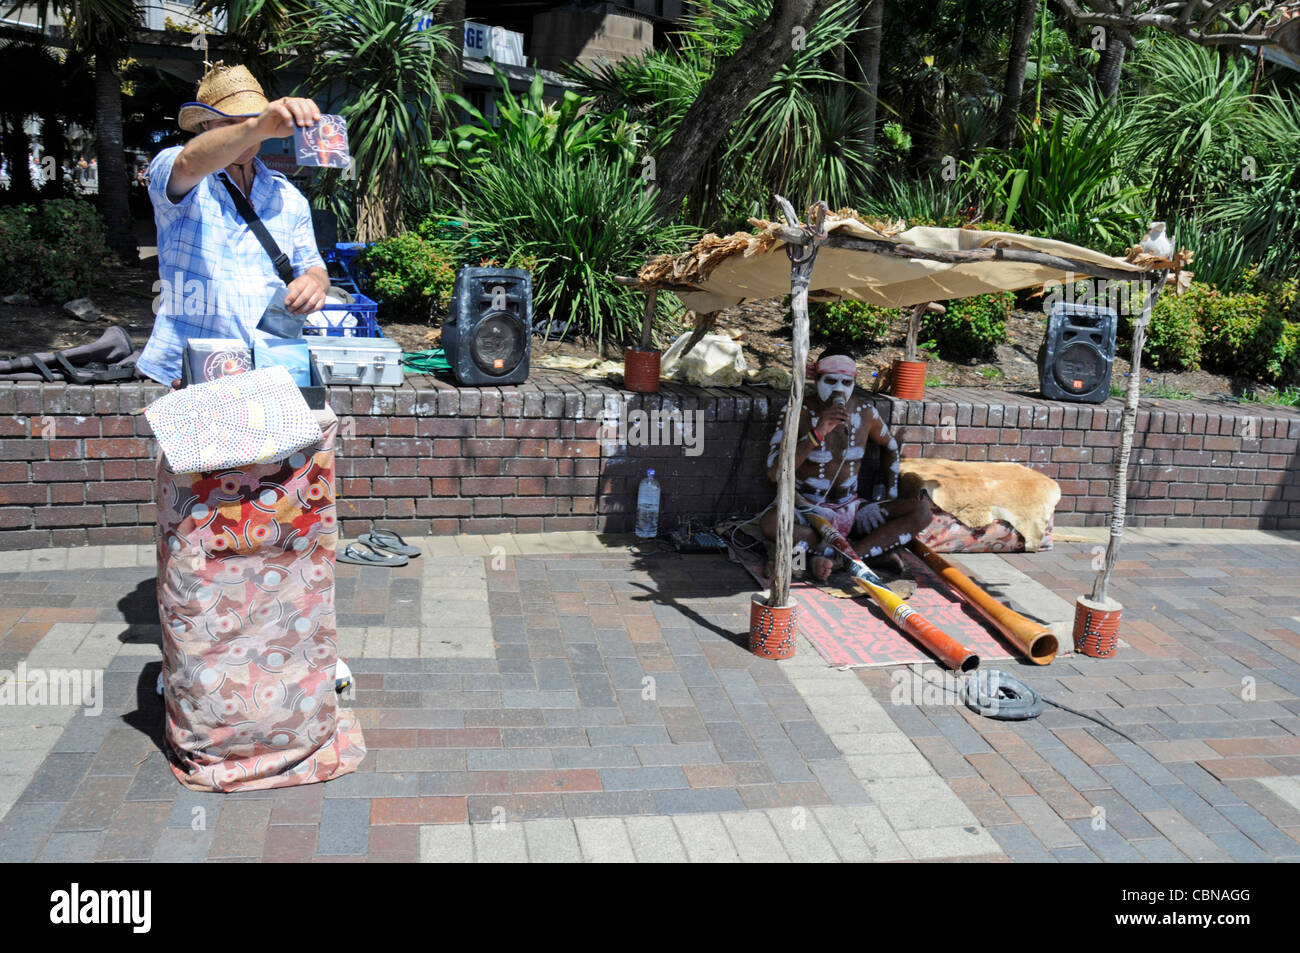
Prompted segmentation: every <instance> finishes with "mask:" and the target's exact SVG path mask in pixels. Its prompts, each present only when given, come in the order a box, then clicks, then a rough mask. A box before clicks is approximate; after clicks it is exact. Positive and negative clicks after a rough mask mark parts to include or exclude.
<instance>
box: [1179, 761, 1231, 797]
mask: <svg viewBox="0 0 1300 953" xmlns="http://www.w3.org/2000/svg"><path fill="white" fill-rule="evenodd" d="M1169 770H1170V771H1172V772H1173V773H1174V774H1175V775H1176V776H1177V777H1178V778H1179V779H1180V780H1181V781H1182V782H1183V783H1184V784H1186V785H1187V786H1188V787H1189V788H1191V789H1192V790H1193V791H1195V792H1196V793H1197V794H1199V795H1200V796H1201V798H1202V799H1203V800H1205V801H1206V802H1208V803H1209V804H1211V805H1213V806H1215V807H1219V806H1222V805H1225V804H1243V803H1245V802H1244V801H1242V799H1241V798H1240V797H1238V796H1237V795H1236V794H1235V793H1234V792H1233V791H1232V789H1231V788H1229V787H1228V786H1227V785H1226V784H1224V783H1223V782H1222V781H1220V780H1219V779H1218V778H1216V777H1215V776H1214V775H1212V774H1210V772H1208V771H1206V770H1205V769H1204V768H1202V767H1201V766H1200V765H1199V764H1196V763H1195V762H1194V761H1183V762H1175V763H1173V764H1170V765H1169Z"/></svg>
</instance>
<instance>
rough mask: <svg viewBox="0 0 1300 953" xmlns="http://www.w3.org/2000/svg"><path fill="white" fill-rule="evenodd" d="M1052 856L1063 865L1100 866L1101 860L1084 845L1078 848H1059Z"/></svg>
mask: <svg viewBox="0 0 1300 953" xmlns="http://www.w3.org/2000/svg"><path fill="white" fill-rule="evenodd" d="M1052 856H1053V857H1055V858H1056V859H1057V861H1058V862H1060V863H1062V864H1100V863H1101V858H1100V857H1098V856H1097V855H1096V854H1094V853H1093V852H1092V851H1090V850H1089V849H1088V848H1087V847H1085V846H1083V845H1082V844H1081V845H1079V846H1077V847H1057V848H1055V849H1054V850H1053V851H1052Z"/></svg>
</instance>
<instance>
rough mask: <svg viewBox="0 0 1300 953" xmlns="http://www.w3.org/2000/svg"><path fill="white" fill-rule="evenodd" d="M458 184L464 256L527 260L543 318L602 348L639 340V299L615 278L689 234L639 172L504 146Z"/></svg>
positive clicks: (610, 162)
mask: <svg viewBox="0 0 1300 953" xmlns="http://www.w3.org/2000/svg"><path fill="white" fill-rule="evenodd" d="M460 188H461V203H462V204H463V207H464V208H465V210H466V211H467V213H468V218H469V221H468V222H467V226H468V230H467V233H472V235H473V242H474V244H473V246H472V248H466V249H464V250H463V252H462V255H463V257H469V256H470V254H471V253H472V255H474V256H476V257H481V258H488V259H495V260H497V261H500V262H501V263H502V264H504V265H506V266H515V265H518V264H521V263H527V265H528V267H529V268H530V269H531V270H532V272H533V283H534V284H533V302H534V307H535V309H536V310H537V312H538V313H539V315H549V316H550V317H551V318H552V320H553V321H555V322H557V323H559V324H562V325H564V327H565V328H566V329H569V328H571V329H572V330H574V331H576V332H579V333H581V334H583V335H587V336H589V337H590V338H591V339H593V340H594V341H595V342H596V344H597V345H598V346H599V347H600V348H601V350H602V352H604V351H606V350H607V349H608V347H609V346H610V345H611V344H628V343H631V342H633V341H634V340H635V339H636V336H637V334H638V333H639V331H640V327H641V318H642V311H643V303H642V300H641V295H639V294H637V293H635V292H633V291H631V290H629V289H627V288H624V287H622V286H620V285H619V284H617V283H616V282H615V280H614V278H615V276H616V275H630V274H634V273H635V272H636V270H637V269H638V268H640V266H641V265H642V264H644V263H645V260H646V257H647V255H648V254H650V253H656V252H663V251H671V250H673V249H674V248H675V247H677V246H679V245H682V244H684V243H685V241H686V240H687V239H688V237H689V236H690V235H691V234H692V233H693V232H692V230H688V229H686V228H684V227H682V226H676V225H670V224H664V223H662V222H661V220H660V219H659V218H658V216H657V214H656V212H655V208H654V202H653V199H652V197H651V196H650V195H649V194H648V191H647V190H646V189H645V188H644V187H643V183H641V182H639V181H638V180H637V179H636V177H635V175H634V171H633V169H632V168H631V167H630V166H629V165H628V164H627V163H625V162H622V161H619V160H616V159H607V158H605V157H603V156H600V155H587V156H580V157H574V156H571V155H569V154H568V153H566V152H564V151H562V150H560V151H555V152H553V153H549V154H544V153H537V152H533V151H531V150H530V149H528V147H527V146H526V145H524V144H522V143H519V142H513V141H509V140H507V141H506V142H504V143H503V144H502V145H501V147H500V149H499V151H498V152H497V154H496V159H495V161H493V162H488V163H483V164H482V165H479V166H477V167H475V168H474V169H472V170H470V171H469V172H467V173H466V175H465V177H464V179H463V181H462V183H461V186H460ZM666 298H668V296H667V295H660V296H659V306H660V309H661V310H660V316H661V317H667V315H668V313H669V311H670V308H671V305H670V304H669V302H668V301H666V300H665V299H666Z"/></svg>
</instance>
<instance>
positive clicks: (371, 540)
mask: <svg viewBox="0 0 1300 953" xmlns="http://www.w3.org/2000/svg"><path fill="white" fill-rule="evenodd" d="M357 542H360V543H365V544H366V545H367V546H370V547H372V548H374V549H382V550H384V552H388V553H401V554H402V555H403V556H418V555H420V554H421V553H422V552H424V550H422V549H421V548H420V547H419V546H412V545H410V544H409V543H407V541H406V540H404V539H402V537H401V536H399V535H397V534H396V533H394V532H393V531H392V530H391V529H372V530H371V531H370V532H368V533H365V534H364V535H362V536H358V537H357Z"/></svg>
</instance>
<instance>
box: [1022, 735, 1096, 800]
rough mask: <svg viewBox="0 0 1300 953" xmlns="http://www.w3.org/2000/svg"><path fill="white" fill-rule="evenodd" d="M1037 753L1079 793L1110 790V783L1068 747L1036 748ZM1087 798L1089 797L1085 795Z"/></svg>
mask: <svg viewBox="0 0 1300 953" xmlns="http://www.w3.org/2000/svg"><path fill="white" fill-rule="evenodd" d="M1034 750H1035V752H1036V753H1037V754H1038V755H1039V757H1041V758H1042V759H1043V760H1044V761H1046V762H1047V763H1048V764H1050V765H1051V766H1052V767H1053V768H1055V769H1056V771H1057V772H1058V773H1059V774H1060V775H1061V777H1063V778H1065V780H1066V781H1068V782H1069V783H1070V784H1071V785H1072V786H1073V787H1074V788H1076V789H1077V790H1079V791H1091V790H1096V789H1099V788H1108V787H1110V783H1109V782H1108V781H1106V780H1105V779H1104V778H1103V777H1102V776H1101V775H1099V774H1098V773H1097V772H1096V771H1094V770H1092V768H1090V767H1089V766H1088V763H1087V762H1086V761H1084V760H1083V759H1082V758H1080V757H1079V756H1078V755H1077V754H1075V753H1074V752H1073V751H1071V750H1070V749H1069V748H1067V747H1064V746H1062V747H1059V748H1058V747H1051V748H1036V749H1034ZM1084 796H1085V797H1086V796H1087V795H1084Z"/></svg>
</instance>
